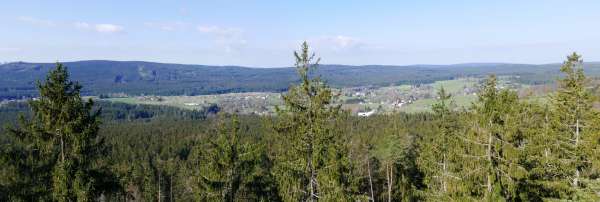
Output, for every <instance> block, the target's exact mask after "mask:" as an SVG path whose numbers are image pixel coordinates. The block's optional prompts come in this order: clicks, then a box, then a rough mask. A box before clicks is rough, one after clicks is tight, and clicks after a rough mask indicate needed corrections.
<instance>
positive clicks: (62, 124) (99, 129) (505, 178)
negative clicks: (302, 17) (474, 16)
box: [0, 44, 600, 201]
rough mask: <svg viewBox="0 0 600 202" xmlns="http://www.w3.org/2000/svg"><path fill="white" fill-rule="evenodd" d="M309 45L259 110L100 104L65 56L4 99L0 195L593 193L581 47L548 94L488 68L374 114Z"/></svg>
mask: <svg viewBox="0 0 600 202" xmlns="http://www.w3.org/2000/svg"><path fill="white" fill-rule="evenodd" d="M311 56H312V55H311V54H309V52H308V46H307V45H306V44H303V46H302V50H301V51H300V52H299V53H296V59H297V66H298V68H297V70H298V73H299V75H300V79H299V80H300V83H299V84H298V85H295V86H292V87H291V88H290V90H289V92H288V93H286V94H285V95H284V96H283V97H284V101H285V102H284V103H285V105H284V106H282V107H281V108H279V109H278V114H277V116H263V117H261V116H241V115H240V116H236V115H233V116H231V115H224V116H219V117H217V118H215V117H214V116H211V115H210V114H213V113H216V111H218V107H217V106H213V107H210V108H207V109H204V110H199V111H189V110H182V109H177V108H172V107H164V106H148V105H128V104H118V103H108V102H101V103H96V105H95V106H94V104H95V103H93V102H92V101H91V100H90V101H83V100H82V99H81V96H80V93H81V92H80V91H81V86H79V85H78V84H77V83H72V82H70V81H69V77H68V74H67V72H66V69H64V67H62V66H61V65H57V67H56V69H55V70H53V71H51V72H50V73H49V74H48V79H47V80H45V82H44V83H43V84H40V85H39V86H38V87H39V92H40V96H39V99H36V100H32V101H31V102H30V103H28V104H26V103H24V102H10V103H3V104H2V106H0V121H1V122H2V123H8V124H9V125H15V124H16V126H14V127H8V128H7V129H5V130H1V131H0V146H1V147H0V201H96V200H101V199H104V200H105V201H132V200H134V201H298V200H303V201H317V200H320V201H553V200H557V201H564V200H573V201H598V200H599V197H600V195H599V193H600V178H599V177H600V155H598V154H599V153H600V146H599V145H600V130H599V128H598V125H599V124H600V122H599V114H598V111H597V110H596V108H595V107H594V105H595V104H596V97H595V96H594V94H593V92H594V89H593V88H590V83H589V82H588V80H587V79H586V77H585V75H584V72H583V68H582V64H583V63H582V62H581V58H580V56H579V55H577V54H572V55H570V56H569V57H568V58H567V61H566V62H565V63H564V64H563V66H562V68H561V69H560V71H562V72H563V73H564V74H565V75H564V77H561V78H560V79H559V81H558V90H557V92H556V93H553V94H552V95H551V97H550V102H548V103H545V104H539V103H535V102H528V101H527V100H524V99H519V97H518V96H517V94H516V93H515V92H514V91H510V90H504V89H499V88H498V87H497V82H496V79H495V77H494V76H490V77H489V79H488V80H487V81H486V82H485V83H484V84H483V85H482V86H481V89H480V91H479V92H478V95H479V99H478V100H477V101H476V102H474V103H473V104H474V105H473V106H472V107H471V108H467V109H457V108H455V107H454V105H453V103H452V96H451V95H449V94H447V93H445V91H444V90H443V89H440V92H439V94H438V102H437V103H436V104H434V105H433V106H432V109H433V113H418V114H403V113H394V114H378V115H374V116H371V117H353V116H348V114H347V113H345V112H344V111H343V110H341V109H340V107H339V106H337V105H333V104H332V100H333V99H335V95H334V94H333V92H332V91H331V89H329V88H328V86H327V85H325V84H324V82H323V81H321V80H320V78H319V77H318V76H315V75H316V74H319V73H318V72H319V71H315V69H314V68H313V67H315V66H316V62H315V63H313V62H311V61H312V60H311V59H313V57H311ZM466 66H467V67H475V66H476V65H466ZM494 67H498V68H499V67H502V65H498V66H494ZM430 68H433V67H430ZM139 71H140V72H142V73H143V78H141V80H144V81H148V82H150V81H152V79H153V78H155V77H158V76H160V75H161V74H160V73H157V71H154V72H153V70H150V69H146V68H143V69H142V70H139ZM506 71H509V70H506ZM553 71H554V70H553ZM341 77H343V76H341ZM341 77H338V78H341ZM118 80H119V82H125V81H127V79H126V78H120V79H118ZM596 90H597V89H596ZM99 108H102V109H103V114H102V115H100V114H99ZM22 112H24V113H23V116H21V118H18V119H17V118H16V117H17V114H19V113H22ZM100 120H103V124H102V125H100Z"/></svg>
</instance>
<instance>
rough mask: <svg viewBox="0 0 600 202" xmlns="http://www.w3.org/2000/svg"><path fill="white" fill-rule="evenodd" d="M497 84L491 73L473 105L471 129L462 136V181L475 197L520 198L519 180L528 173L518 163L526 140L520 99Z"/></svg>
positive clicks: (494, 198) (495, 198)
mask: <svg viewBox="0 0 600 202" xmlns="http://www.w3.org/2000/svg"><path fill="white" fill-rule="evenodd" d="M496 85H497V80H496V77H495V76H494V75H492V76H490V77H489V78H488V79H487V80H486V82H485V84H484V86H483V87H482V89H481V91H480V92H479V99H478V101H477V102H476V103H475V104H474V105H473V107H472V109H471V110H472V113H471V118H472V121H470V125H469V126H468V127H470V128H471V131H470V132H469V133H467V134H466V136H465V137H462V139H463V142H464V143H465V148H464V153H463V154H461V156H463V157H464V159H463V160H462V162H463V165H462V166H463V169H462V170H463V173H462V176H463V177H464V178H465V180H464V181H463V183H465V185H466V186H467V187H468V188H469V189H471V190H473V191H474V192H473V194H472V195H473V196H474V197H476V198H480V199H485V200H493V201H496V200H502V199H508V200H517V198H518V197H519V194H518V191H519V190H518V189H517V188H518V186H517V185H518V182H519V181H521V180H522V179H523V178H525V177H526V176H527V170H526V169H525V168H523V167H522V166H521V165H520V164H519V162H520V160H521V159H520V158H519V157H520V156H521V153H522V147H523V144H522V143H523V141H522V136H521V133H520V132H519V130H518V129H519V127H518V123H519V120H518V119H516V117H518V116H515V114H516V113H517V112H518V110H519V108H520V103H519V101H518V97H517V95H516V93H515V92H513V91H510V90H498V88H497V86H496Z"/></svg>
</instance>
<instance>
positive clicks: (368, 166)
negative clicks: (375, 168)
mask: <svg viewBox="0 0 600 202" xmlns="http://www.w3.org/2000/svg"><path fill="white" fill-rule="evenodd" d="M367 172H368V173H369V188H370V191H371V201H375V197H373V178H372V177H371V163H370V160H369V156H367Z"/></svg>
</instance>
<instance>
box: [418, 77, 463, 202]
mask: <svg viewBox="0 0 600 202" xmlns="http://www.w3.org/2000/svg"><path fill="white" fill-rule="evenodd" d="M451 97H452V96H451V95H450V94H448V93H447V92H446V90H445V89H444V88H443V87H442V88H441V89H440V90H439V91H438V98H437V99H438V101H437V103H435V104H433V105H432V109H433V112H434V114H435V117H436V122H435V127H436V129H437V133H432V134H431V135H429V136H426V137H424V140H422V141H421V145H420V149H419V151H420V153H419V154H420V155H419V158H418V160H417V163H418V165H419V167H420V168H421V170H422V171H423V172H424V175H425V176H424V178H425V179H424V183H425V184H426V185H427V188H428V189H427V193H426V195H427V197H428V198H430V199H431V200H434V199H435V200H452V199H455V198H456V197H457V195H459V193H460V192H465V190H461V188H462V187H461V186H459V184H460V180H461V178H460V175H459V174H458V173H457V171H459V170H460V168H459V167H458V163H457V161H459V159H460V158H459V156H458V155H457V153H458V152H459V149H460V147H461V146H460V145H459V143H460V142H459V141H457V136H456V135H457V133H459V122H458V119H457V118H458V117H457V113H455V112H453V111H452V110H451V107H452V101H451ZM455 200H456V199H455Z"/></svg>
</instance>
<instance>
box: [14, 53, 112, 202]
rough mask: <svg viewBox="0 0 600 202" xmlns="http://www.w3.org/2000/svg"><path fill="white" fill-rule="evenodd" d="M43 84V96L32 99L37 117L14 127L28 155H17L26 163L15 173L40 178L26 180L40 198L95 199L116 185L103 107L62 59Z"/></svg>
mask: <svg viewBox="0 0 600 202" xmlns="http://www.w3.org/2000/svg"><path fill="white" fill-rule="evenodd" d="M38 90H39V92H40V97H39V98H36V99H34V100H32V101H30V102H29V105H30V107H31V110H32V117H31V119H30V120H25V119H21V121H20V127H19V128H16V129H11V132H10V134H11V136H12V137H13V139H14V140H16V141H17V143H20V145H22V146H23V147H22V148H21V149H24V150H23V151H21V152H20V153H21V154H22V155H24V156H23V157H24V158H26V159H28V160H27V162H25V161H23V160H18V159H16V160H15V161H12V162H14V163H15V164H16V165H17V167H20V169H19V170H17V172H18V173H15V174H16V175H17V176H23V175H28V176H23V178H22V179H34V180H33V181H28V182H27V184H22V185H21V186H22V187H23V188H24V190H28V191H32V192H31V194H32V196H35V197H36V198H35V200H46V199H48V198H52V199H53V200H55V201H91V200H95V199H96V198H97V197H99V195H100V194H101V193H103V191H106V190H107V189H110V188H114V187H113V186H112V184H111V182H113V180H112V178H110V174H109V173H108V172H107V170H106V169H105V167H104V165H103V164H102V162H101V161H100V160H99V159H100V157H103V156H104V155H105V154H106V151H107V150H106V147H105V145H104V142H103V140H102V139H101V138H100V137H98V129H99V124H100V121H99V114H100V109H98V110H95V111H93V110H92V106H93V105H94V103H93V102H92V100H91V99H90V100H88V101H87V102H85V101H83V99H82V98H81V95H80V91H81V85H79V84H78V83H74V82H72V81H70V80H69V74H68V72H67V69H66V68H65V67H64V66H63V65H62V64H60V63H57V64H56V68H55V69H53V70H52V71H50V72H49V73H48V76H47V78H46V80H45V82H44V83H38ZM15 164H13V165H15ZM21 166H24V167H27V168H30V171H32V172H25V171H24V170H26V168H24V167H21ZM48 173H51V175H50V176H49V175H48ZM19 178H20V177H19ZM39 186H44V189H46V190H49V191H50V192H51V193H48V192H45V191H42V190H40V189H39ZM46 194H50V195H51V197H48V196H47V195H46ZM27 200H29V199H27Z"/></svg>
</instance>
